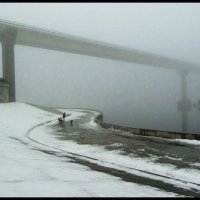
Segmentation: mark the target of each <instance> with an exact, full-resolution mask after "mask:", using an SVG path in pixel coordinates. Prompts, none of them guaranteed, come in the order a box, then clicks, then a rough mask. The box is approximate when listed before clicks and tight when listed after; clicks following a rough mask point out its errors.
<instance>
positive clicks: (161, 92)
mask: <svg viewBox="0 0 200 200" xmlns="http://www.w3.org/2000/svg"><path fill="white" fill-rule="evenodd" d="M33 13H35V15H34V17H33V16H31V15H32V14H33ZM0 18H1V19H7V20H11V21H16V22H20V23H25V24H27V25H33V26H38V27H42V28H48V29H51V30H56V31H60V32H63V33H67V34H73V35H77V36H81V37H86V38H89V39H95V40H98V41H105V42H108V43H113V44H119V45H123V46H126V47H131V48H134V49H139V50H145V51H147V52H152V53H157V54H160V55H165V56H170V57H173V58H178V59H180V60H184V61H188V62H191V63H195V64H200V56H199V55H198V54H199V52H200V51H199V50H200V47H199V42H200V39H199V34H200V26H199V20H200V5H199V4H178V3H177V4H176V3H172V4H170V3H164V4H163V3H162V4H157V3H152V4H148V3H125V4H122V3H120V4H118V3H114V4H104V3H101V4H94V3H87V4H84V3H83V4H81V3H79V4H77V3H76V4H73V3H65V4H56V3H53V4H50V3H49V4H47V3H46V4H42V3H34V4H14V3H12V4H1V5H0ZM1 51H2V50H1V49H0V59H1V60H2V56H1ZM0 69H1V70H0V77H2V65H1V67H0ZM15 74H16V99H17V101H19V102H28V103H33V104H39V105H44V106H52V107H65V108H89V109H95V110H99V111H101V112H102V113H103V116H104V121H107V122H111V123H114V124H120V125H125V126H131V127H141V128H150V129H160V130H169V131H181V123H182V121H181V112H180V111H179V110H178V107H177V103H178V101H179V100H180V99H181V83H180V74H179V72H178V71H176V70H173V69H165V68H159V67H154V66H145V65H141V64H137V63H127V62H122V61H115V60H111V59H103V58H96V57H91V56H84V55H78V54H71V53H64V52H58V51H53V50H46V49H39V48H33V47H26V46H21V45H15ZM199 78H200V74H198V73H194V72H191V73H189V74H188V75H187V92H188V97H189V99H190V100H191V102H192V109H191V111H189V112H188V131H191V132H200V123H199V120H200V111H199V110H198V100H199V99H200V93H199V88H200V81H199Z"/></svg>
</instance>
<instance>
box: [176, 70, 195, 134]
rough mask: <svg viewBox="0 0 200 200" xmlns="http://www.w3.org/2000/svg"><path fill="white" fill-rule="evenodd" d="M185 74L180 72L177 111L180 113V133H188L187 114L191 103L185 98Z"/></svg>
mask: <svg viewBox="0 0 200 200" xmlns="http://www.w3.org/2000/svg"><path fill="white" fill-rule="evenodd" d="M187 74H188V72H186V71H181V72H180V77H181V100H180V101H179V102H178V109H179V110H180V111H181V112H182V116H181V118H182V119H181V122H182V131H183V132H187V131H188V112H189V111H190V110H191V108H192V103H191V101H190V100H189V99H188V97H187Z"/></svg>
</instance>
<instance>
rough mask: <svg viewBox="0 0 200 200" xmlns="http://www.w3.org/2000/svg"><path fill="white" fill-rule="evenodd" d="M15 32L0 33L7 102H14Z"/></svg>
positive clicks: (12, 30)
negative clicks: (6, 83) (7, 94)
mask: <svg viewBox="0 0 200 200" xmlns="http://www.w3.org/2000/svg"><path fill="white" fill-rule="evenodd" d="M16 35H17V31H16V30H14V29H9V28H7V29H5V30H4V31H3V32H2V33H1V45H2V65H3V79H5V80H6V81H7V82H8V84H9V101H10V102H15V101H16V97H15V56H14V45H15V39H16Z"/></svg>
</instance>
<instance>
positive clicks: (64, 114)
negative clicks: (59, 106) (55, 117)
mask: <svg viewBox="0 0 200 200" xmlns="http://www.w3.org/2000/svg"><path fill="white" fill-rule="evenodd" d="M65 117H66V113H65V112H64V113H63V120H64V121H65Z"/></svg>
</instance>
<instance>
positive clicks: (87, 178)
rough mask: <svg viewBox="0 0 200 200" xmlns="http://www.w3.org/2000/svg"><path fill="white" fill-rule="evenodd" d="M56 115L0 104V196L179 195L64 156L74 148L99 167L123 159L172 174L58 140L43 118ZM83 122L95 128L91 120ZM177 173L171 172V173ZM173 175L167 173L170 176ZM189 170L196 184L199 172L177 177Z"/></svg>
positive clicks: (51, 120) (50, 120) (78, 114)
mask: <svg viewBox="0 0 200 200" xmlns="http://www.w3.org/2000/svg"><path fill="white" fill-rule="evenodd" d="M61 111H66V113H70V114H71V115H70V117H68V118H67V120H70V119H75V118H76V119H77V118H79V117H81V116H83V115H84V113H83V112H81V110H77V111H73V110H70V109H69V110H64V109H62V110H61ZM58 117H60V116H59V115H57V114H54V113H50V112H47V111H43V110H40V109H39V108H36V107H33V106H30V105H27V104H24V103H1V104H0V141H1V142H0V164H1V166H0V196H1V197H12V196H15V197H25V196H26V197H55V196H57V197H58V196H65V197H174V196H177V194H175V193H172V192H167V191H162V190H159V189H157V188H154V187H149V186H144V185H139V184H136V183H131V182H126V181H123V180H122V179H120V178H118V177H115V176H112V175H109V174H106V173H103V172H98V171H95V170H92V169H90V168H89V167H86V166H83V165H80V164H77V163H73V162H70V161H71V159H70V158H69V157H67V155H68V154H67V153H68V152H73V153H78V154H81V155H87V156H89V157H95V158H98V160H99V163H98V164H100V165H103V163H104V165H111V167H113V164H109V162H107V163H106V161H110V163H112V162H115V163H114V164H122V163H123V165H127V166H132V167H136V165H138V164H140V165H142V167H143V168H144V169H145V165H146V167H152V171H156V170H157V171H158V172H160V171H162V170H165V172H168V173H170V170H173V169H172V168H170V166H169V167H168V166H165V167H162V166H154V165H151V164H152V163H150V162H149V161H145V160H142V159H141V160H140V159H135V160H134V159H133V160H130V159H129V158H128V157H123V156H120V155H118V154H117V152H114V151H112V152H109V153H108V152H106V151H105V149H103V148H100V147H97V146H91V145H78V144H76V143H75V142H73V141H63V142H61V141H60V140H58V139H57V138H56V134H52V130H51V129H49V128H48V126H47V124H45V122H48V124H54V123H57V118H58ZM42 124H44V125H42ZM39 125H40V126H39ZM84 126H86V125H84ZM87 126H88V127H91V128H98V127H96V126H95V124H94V122H93V121H91V122H90V123H88V124H87ZM49 152H53V153H49ZM65 155H66V156H65ZM102 161H104V162H102ZM97 162H98V161H97ZM124 162H125V163H124ZM148 163H149V164H148ZM197 164H198V163H197ZM115 167H116V165H115ZM140 167H141V166H140ZM119 168H120V166H119ZM177 172H178V171H174V174H175V173H177ZM174 174H173V172H171V175H174ZM188 174H191V177H192V179H191V181H193V182H196V183H199V180H200V175H199V174H198V173H197V172H196V171H192V172H191V173H189V172H186V171H184V170H182V171H180V173H179V176H180V177H179V178H182V179H184V178H185V179H187V176H188ZM188 187H190V184H188ZM179 196H180V195H179Z"/></svg>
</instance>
